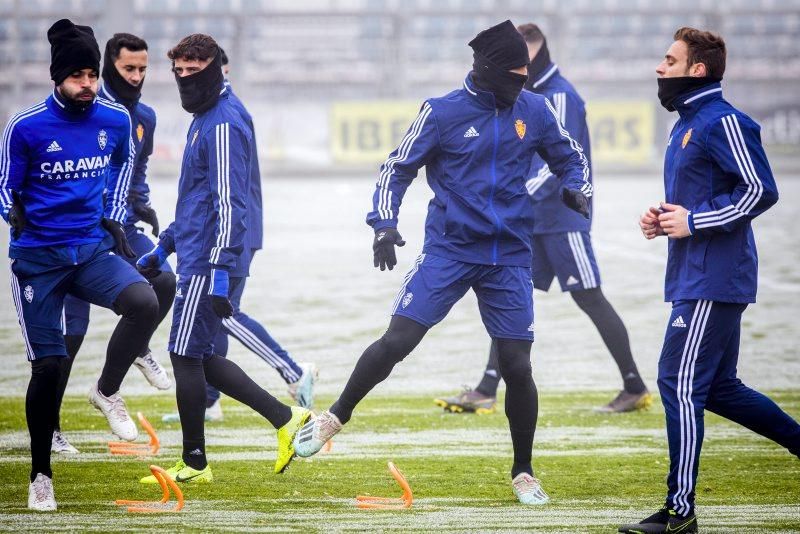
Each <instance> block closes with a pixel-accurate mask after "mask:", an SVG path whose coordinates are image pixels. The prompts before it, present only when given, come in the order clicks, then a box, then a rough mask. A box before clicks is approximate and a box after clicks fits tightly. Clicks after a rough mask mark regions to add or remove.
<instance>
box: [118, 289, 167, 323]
mask: <svg viewBox="0 0 800 534" xmlns="http://www.w3.org/2000/svg"><path fill="white" fill-rule="evenodd" d="M114 309H115V310H116V311H117V312H118V313H119V314H120V315H122V316H123V317H128V318H131V319H135V320H136V321H137V322H141V323H152V322H155V321H156V318H157V317H158V299H157V298H156V294H155V291H153V288H152V287H150V284H148V283H146V282H137V283H135V284H131V285H129V286H128V287H126V288H125V289H123V290H122V293H120V294H119V297H117V300H116V302H114Z"/></svg>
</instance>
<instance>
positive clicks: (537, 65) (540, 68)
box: [525, 39, 550, 89]
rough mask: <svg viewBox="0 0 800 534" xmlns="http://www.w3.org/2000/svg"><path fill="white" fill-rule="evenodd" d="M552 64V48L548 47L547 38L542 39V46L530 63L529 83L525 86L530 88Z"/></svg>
mask: <svg viewBox="0 0 800 534" xmlns="http://www.w3.org/2000/svg"><path fill="white" fill-rule="evenodd" d="M549 64H550V50H548V48H547V39H545V40H544V41H542V47H541V48H540V49H539V51H538V52H537V53H536V56H534V58H533V61H531V62H530V64H529V65H528V83H527V84H525V87H526V88H528V89H530V88H532V87H533V84H534V83H535V82H536V79H537V78H538V77H539V75H541V74H542V73H543V72H544V70H545V69H546V68H547V66H548V65H549Z"/></svg>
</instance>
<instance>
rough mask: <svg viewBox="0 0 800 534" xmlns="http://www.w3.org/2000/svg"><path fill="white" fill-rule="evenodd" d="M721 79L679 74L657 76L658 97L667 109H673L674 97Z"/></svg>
mask: <svg viewBox="0 0 800 534" xmlns="http://www.w3.org/2000/svg"><path fill="white" fill-rule="evenodd" d="M720 81H722V78H709V77H703V78H697V77H695V76H680V77H678V78H658V99H659V100H660V101H661V105H662V106H664V107H665V108H666V109H667V111H675V105H674V103H675V99H676V98H677V97H679V96H681V95H685V94H686V93H689V92H691V91H694V90H696V89H700V88H701V87H705V86H706V85H711V84H712V83H717V82H720Z"/></svg>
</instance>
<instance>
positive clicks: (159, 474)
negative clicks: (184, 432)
mask: <svg viewBox="0 0 800 534" xmlns="http://www.w3.org/2000/svg"><path fill="white" fill-rule="evenodd" d="M150 471H151V472H152V473H153V476H154V477H156V480H158V483H159V484H160V485H161V500H160V501H132V500H129V499H117V500H116V501H114V504H118V505H129V504H138V505H142V506H128V512H131V513H145V514H151V513H163V512H179V511H180V510H181V509H182V508H183V492H182V491H181V489H180V488H179V487H178V485H177V484H176V483H175V481H174V480H172V479H171V478H170V476H169V475H168V474H167V472H166V471H164V470H163V469H162V468H160V467H158V466H157V465H151V466H150ZM170 489H172V492H173V493H174V494H175V498H176V499H177V502H176V503H175V506H173V507H172V508H164V507H163V506H162V505H164V504H167V502H168V501H169V493H170Z"/></svg>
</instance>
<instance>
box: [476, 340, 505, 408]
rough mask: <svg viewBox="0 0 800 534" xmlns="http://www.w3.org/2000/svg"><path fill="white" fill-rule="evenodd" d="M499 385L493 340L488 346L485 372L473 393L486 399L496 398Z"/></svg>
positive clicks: (498, 370)
mask: <svg viewBox="0 0 800 534" xmlns="http://www.w3.org/2000/svg"><path fill="white" fill-rule="evenodd" d="M499 385H500V368H499V364H498V363H497V343H496V342H495V340H494V339H493V340H492V344H491V345H490V346H489V361H488V362H487V363H486V370H485V371H484V372H483V377H482V378H481V381H480V383H479V384H478V387H476V388H475V391H477V392H478V393H482V394H483V395H486V396H487V397H496V396H497V387H498V386H499Z"/></svg>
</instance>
